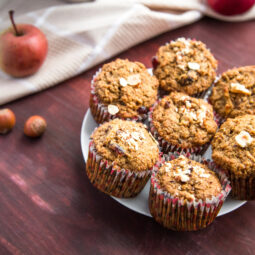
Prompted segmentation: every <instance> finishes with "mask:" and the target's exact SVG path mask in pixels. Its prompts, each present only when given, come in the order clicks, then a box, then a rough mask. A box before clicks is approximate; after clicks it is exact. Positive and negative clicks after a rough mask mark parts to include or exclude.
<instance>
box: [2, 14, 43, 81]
mask: <svg viewBox="0 0 255 255" xmlns="http://www.w3.org/2000/svg"><path fill="white" fill-rule="evenodd" d="M13 14H14V11H9V16H10V19H11V22H12V27H10V28H8V29H7V30H6V31H4V32H3V33H2V34H1V35H0V68H1V69H2V70H3V71H4V72H6V73H7V74H9V75H11V76H14V77H25V76H28V75H32V74H34V73H35V72H36V71H37V70H38V69H39V68H40V66H41V65H42V63H43V62H44V59H45V57H46V55H47V51H48V42H47V39H46V37H45V35H44V34H43V33H42V32H41V31H40V30H39V29H38V28H36V27H35V26H32V25H29V24H18V25H16V24H15V22H14V19H13Z"/></svg>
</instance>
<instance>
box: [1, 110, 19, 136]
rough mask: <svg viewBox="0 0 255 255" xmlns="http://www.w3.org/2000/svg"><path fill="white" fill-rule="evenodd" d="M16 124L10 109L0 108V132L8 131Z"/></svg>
mask: <svg viewBox="0 0 255 255" xmlns="http://www.w3.org/2000/svg"><path fill="white" fill-rule="evenodd" d="M15 124H16V117H15V114H14V112H13V111H12V110H10V109H7V108H5V109H2V110H0V134H6V133H8V132H9V131H10V130H11V129H12V128H13V127H14V126H15Z"/></svg>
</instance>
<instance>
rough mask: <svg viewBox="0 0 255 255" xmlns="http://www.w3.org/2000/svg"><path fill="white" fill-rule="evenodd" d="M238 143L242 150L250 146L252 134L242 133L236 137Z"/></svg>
mask: <svg viewBox="0 0 255 255" xmlns="http://www.w3.org/2000/svg"><path fill="white" fill-rule="evenodd" d="M235 140H236V142H237V143H238V145H240V146H241V147H242V148H245V147H247V146H249V145H250V144H251V143H252V141H253V138H252V137H251V136H250V134H249V133H248V132H246V131H241V132H240V133H239V134H238V135H237V136H236V137H235Z"/></svg>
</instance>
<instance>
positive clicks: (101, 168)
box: [86, 119, 159, 197]
mask: <svg viewBox="0 0 255 255" xmlns="http://www.w3.org/2000/svg"><path fill="white" fill-rule="evenodd" d="M91 139H92V140H91V142H90V144H89V155H88V160H87V165H86V172H87V175H88V178H89V180H90V181H91V183H92V184H93V185H94V186H95V187H97V188H98V189H99V190H101V191H102V192H105V193H107V194H109V195H112V196H116V197H134V196H136V195H137V194H138V193H139V192H140V191H141V190H142V189H143V188H144V186H145V184H146V183H147V181H148V179H149V178H150V176H151V172H152V169H156V167H157V163H158V160H159V149H158V144H157V142H156V141H155V140H154V138H153V137H152V135H151V134H150V133H149V132H148V131H147V129H146V128H145V126H144V125H143V124H142V123H136V122H134V121H126V120H120V119H114V120H112V121H110V122H106V123H104V124H102V125H101V126H100V127H98V128H96V129H95V131H94V132H93V134H92V136H91Z"/></svg>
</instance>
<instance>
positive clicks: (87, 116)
mask: <svg viewBox="0 0 255 255" xmlns="http://www.w3.org/2000/svg"><path fill="white" fill-rule="evenodd" d="M90 116H91V117H92V118H93V116H92V114H91V111H90V108H88V109H87V111H86V112H85V115H84V117H83V121H82V125H81V134H80V144H81V151H82V156H83V159H84V161H85V163H86V161H87V157H88V155H87V153H86V149H85V142H84V143H83V142H82V141H84V139H85V132H83V131H85V127H86V122H87V119H88V118H89V117H90ZM149 181H150V180H149ZM149 181H148V182H147V183H146V186H147V185H148V183H149ZM141 192H142V191H141ZM111 198H113V199H114V200H115V201H116V202H118V203H120V204H121V205H123V206H125V207H127V208H128V209H130V210H132V211H134V212H137V213H140V214H142V215H145V216H148V217H152V215H151V214H149V213H147V212H145V211H143V210H142V209H134V208H132V206H131V205H129V204H125V201H126V200H129V199H134V198H117V197H114V196H111ZM235 201H240V202H239V204H237V205H235V206H234V208H233V209H231V210H226V211H222V208H221V209H220V211H219V213H218V215H217V217H220V216H223V215H225V214H228V213H231V212H233V211H235V210H237V209H238V208H240V207H241V206H243V205H244V204H246V203H247V201H245V200H243V201H242V200H235ZM223 205H224V203H223Z"/></svg>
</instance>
